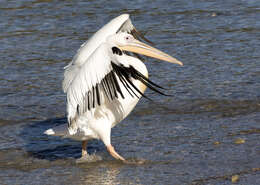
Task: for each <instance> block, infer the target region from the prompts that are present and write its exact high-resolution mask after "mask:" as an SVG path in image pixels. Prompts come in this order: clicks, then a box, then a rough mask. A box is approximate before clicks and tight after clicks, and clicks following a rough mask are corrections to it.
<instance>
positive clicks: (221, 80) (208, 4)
mask: <svg viewBox="0 0 260 185" xmlns="http://www.w3.org/2000/svg"><path fill="white" fill-rule="evenodd" d="M122 13H130V14H131V19H132V22H133V24H134V25H135V26H136V28H137V29H138V30H139V31H141V32H143V33H145V34H146V37H147V38H148V39H150V40H152V41H153V42H154V43H155V47H157V48H159V49H161V50H163V51H165V52H167V53H169V54H171V55H173V56H174V57H176V58H178V59H179V60H180V61H182V62H183V63H184V66H183V67H179V66H177V65H173V64H168V63H165V62H160V61H156V60H154V59H148V58H145V61H146V62H145V64H146V65H147V68H148V70H149V76H150V78H151V79H152V80H153V81H155V82H157V83H158V84H161V85H162V86H164V87H167V88H169V89H170V90H169V91H168V93H171V94H173V95H174V96H173V97H164V96H160V95H157V94H155V93H153V92H152V91H149V90H147V92H146V95H148V96H150V97H151V98H152V99H153V100H154V101H155V102H156V103H157V104H154V103H152V102H150V101H147V100H144V99H141V101H140V102H139V104H138V105H137V107H136V108H135V110H134V111H133V112H132V113H131V114H130V116H129V117H128V118H127V119H126V120H124V121H123V122H122V123H121V124H119V125H118V126H116V128H114V129H113V130H112V143H113V145H114V146H115V148H116V150H117V151H118V152H119V154H121V155H122V156H124V157H125V158H126V159H128V160H130V161H144V164H139V165H138V164H132V165H127V164H123V163H121V162H120V161H116V160H115V159H113V158H112V157H111V156H110V155H109V154H108V153H107V151H106V149H105V147H104V145H103V144H102V143H101V142H100V141H91V142H90V143H89V145H88V150H89V151H90V153H96V154H97V155H100V156H102V158H103V160H102V161H100V162H96V163H84V164H76V163H75V160H76V159H77V158H78V157H80V152H81V148H80V147H81V144H80V143H79V142H76V141H72V140H68V139H66V140H63V139H60V138H53V137H47V136H45V135H43V134H42V132H43V131H44V130H45V129H47V128H49V127H52V126H54V125H58V124H62V123H65V122H66V118H65V111H66V104H65V100H66V98H65V95H64V94H63V92H62V90H61V82H62V79H63V67H64V66H66V65H67V64H68V63H69V62H70V61H71V59H72V57H73V56H74V55H75V53H76V51H77V49H78V48H79V47H80V45H81V44H82V43H83V42H85V41H86V40H87V39H88V38H89V37H90V36H91V35H92V34H93V33H94V32H96V31H97V30H98V29H99V28H100V27H101V26H102V25H104V24H105V23H106V22H108V21H109V20H110V19H112V18H114V17H116V16H118V15H120V14H122ZM259 20H260V1H258V0H229V1H228V2H227V1H223V0H212V1H205V0H200V1H191V0H178V1H169V0H164V1H151V0H147V1H130V2H126V1H83V0H82V1H53V0H36V1H32V0H19V1H8V0H2V1H0V68H1V69H0V182H1V183H0V184H231V178H232V176H234V175H239V180H238V181H237V183H236V184H243V185H244V184H260V124H259V123H260V63H259V61H260V52H259V51H260V44H259V43H260V40H259V39H260V21H259ZM238 141H243V142H238Z"/></svg>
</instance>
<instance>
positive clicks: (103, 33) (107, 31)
mask: <svg viewBox="0 0 260 185" xmlns="http://www.w3.org/2000/svg"><path fill="white" fill-rule="evenodd" d="M118 32H128V33H130V34H132V35H133V36H134V37H135V38H142V39H143V40H145V41H148V40H147V39H146V38H144V37H143V35H142V34H141V33H139V32H138V31H137V30H136V29H135V27H134V26H133V24H132V22H131V20H130V18H129V14H122V15H120V16H118V17H116V18H114V19H112V20H111V21H110V22H109V23H107V24H106V25H104V26H103V27H102V28H101V29H100V30H98V31H97V32H96V33H95V34H94V35H93V36H92V37H91V38H90V39H89V40H88V41H86V42H85V43H84V44H82V45H81V47H80V48H79V50H78V51H77V54H76V55H75V56H74V57H73V60H72V61H71V62H70V63H69V64H68V65H67V66H66V67H65V72H64V80H63V83H62V87H63V91H64V92H65V93H66V92H67V89H68V87H69V86H70V84H71V83H72V81H73V79H74V78H75V75H76V74H77V73H78V71H79V70H80V68H81V66H82V65H84V64H85V63H86V62H88V61H89V60H88V58H89V57H90V56H91V54H92V53H93V52H94V51H95V50H96V49H97V48H98V47H99V46H100V45H101V44H102V43H104V42H106V39H107V37H108V36H109V35H112V34H115V33H118ZM148 42H149V41H148ZM150 43H151V42H150Z"/></svg>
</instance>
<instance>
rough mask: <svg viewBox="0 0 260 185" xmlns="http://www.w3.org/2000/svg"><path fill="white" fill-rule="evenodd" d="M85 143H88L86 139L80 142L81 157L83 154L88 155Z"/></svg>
mask: <svg viewBox="0 0 260 185" xmlns="http://www.w3.org/2000/svg"><path fill="white" fill-rule="evenodd" d="M87 144H88V141H87V140H85V141H82V143H81V147H82V149H81V157H84V156H87V155H88V152H87Z"/></svg>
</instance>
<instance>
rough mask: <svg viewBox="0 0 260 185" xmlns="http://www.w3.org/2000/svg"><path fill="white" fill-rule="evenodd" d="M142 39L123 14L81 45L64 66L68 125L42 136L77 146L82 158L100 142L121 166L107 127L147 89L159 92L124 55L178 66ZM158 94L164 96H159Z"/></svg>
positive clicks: (143, 71)
mask: <svg viewBox="0 0 260 185" xmlns="http://www.w3.org/2000/svg"><path fill="white" fill-rule="evenodd" d="M139 38H142V39H143V40H145V41H147V42H149V41H148V40H147V39H145V38H144V37H143V36H142V35H141V34H140V33H139V32H138V31H137V30H136V29H135V27H134V26H133V24H132V23H131V20H130V18H129V15H128V14H123V15H120V16H118V17H116V18H114V19H113V20H111V21H110V22H109V23H107V24H106V25H105V26H103V27H102V28H101V29H100V30H99V31H97V32H96V33H95V34H94V35H93V36H92V37H91V38H90V39H89V40H88V41H87V42H85V43H84V44H83V45H82V46H81V47H80V49H79V50H78V52H77V54H76V55H75V56H74V58H73V60H72V62H71V63H70V64H69V65H68V66H66V67H65V73H64V80H63V90H64V92H65V93H66V94H67V118H68V125H65V124H64V125H61V126H57V127H54V128H51V129H48V130H46V131H45V134H47V135H54V136H62V137H68V138H72V139H75V140H79V141H82V158H88V157H90V156H89V155H88V153H87V150H86V146H87V141H88V140H90V139H100V140H102V141H103V143H104V144H105V146H106V148H107V150H108V152H109V153H110V154H111V155H112V156H113V157H114V158H116V159H119V160H122V161H125V159H124V158H123V157H122V156H120V155H119V154H118V153H117V152H116V151H115V149H114V147H113V146H112V145H111V137H110V135H111V128H113V127H114V126H115V125H117V124H118V123H119V122H120V121H121V120H123V119H124V118H125V117H126V116H127V115H128V114H129V113H130V112H131V111H132V110H133V108H134V107H135V105H136V104H137V102H138V101H139V99H140V97H141V96H144V97H146V96H145V95H144V94H143V93H144V91H145V89H146V87H149V88H151V89H152V90H154V91H156V92H159V93H160V91H158V90H157V89H156V87H159V88H160V86H158V85H156V84H154V83H153V82H151V81H150V80H149V79H148V71H147V69H146V67H145V65H144V64H143V62H142V61H141V60H140V59H138V58H135V57H133V56H130V55H128V52H132V53H136V54H143V55H146V56H149V57H153V58H157V59H160V60H164V61H168V62H171V63H175V64H179V65H182V63H181V62H180V61H178V60H177V59H175V58H173V57H171V56H169V55H168V54H166V53H164V52H162V51H159V50H158V49H155V48H153V47H151V46H149V45H147V44H144V43H142V42H140V41H138V40H137V39H139ZM162 94H163V93H162Z"/></svg>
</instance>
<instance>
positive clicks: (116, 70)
mask: <svg viewBox="0 0 260 185" xmlns="http://www.w3.org/2000/svg"><path fill="white" fill-rule="evenodd" d="M111 66H112V70H111V71H110V72H109V73H108V74H107V75H106V76H105V77H104V78H103V79H102V80H101V82H100V83H98V84H96V85H95V86H93V87H92V88H91V90H89V91H88V92H87V93H86V94H85V98H84V100H83V104H84V105H82V106H80V105H78V106H77V114H80V113H84V112H86V111H88V110H91V109H92V108H96V107H97V106H100V105H101V104H102V103H103V100H104V98H101V94H102V93H101V92H104V93H103V94H104V96H106V98H107V100H108V101H112V100H114V99H115V98H119V96H121V97H122V98H123V99H124V98H125V95H124V94H123V92H122V89H121V88H120V85H119V82H121V83H122V84H123V86H124V88H125V89H126V90H127V92H128V93H129V95H131V96H132V97H137V98H140V97H141V96H143V97H145V98H147V99H149V100H151V99H150V98H149V97H147V96H146V95H144V94H143V93H142V92H141V91H140V90H139V89H138V87H136V86H135V85H134V83H133V79H134V80H139V81H140V82H141V83H143V84H144V85H146V86H147V87H148V88H150V89H151V90H153V91H155V92H157V93H159V94H162V95H165V96H170V95H167V94H165V93H163V92H161V91H159V90H158V89H157V88H161V89H164V88H163V87H161V86H159V85H157V84H155V83H154V82H152V81H151V80H149V79H148V78H147V77H145V76H144V75H143V74H142V73H140V72H139V71H138V70H136V69H135V68H134V67H133V66H129V67H125V66H123V65H117V64H115V63H113V62H111Z"/></svg>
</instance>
